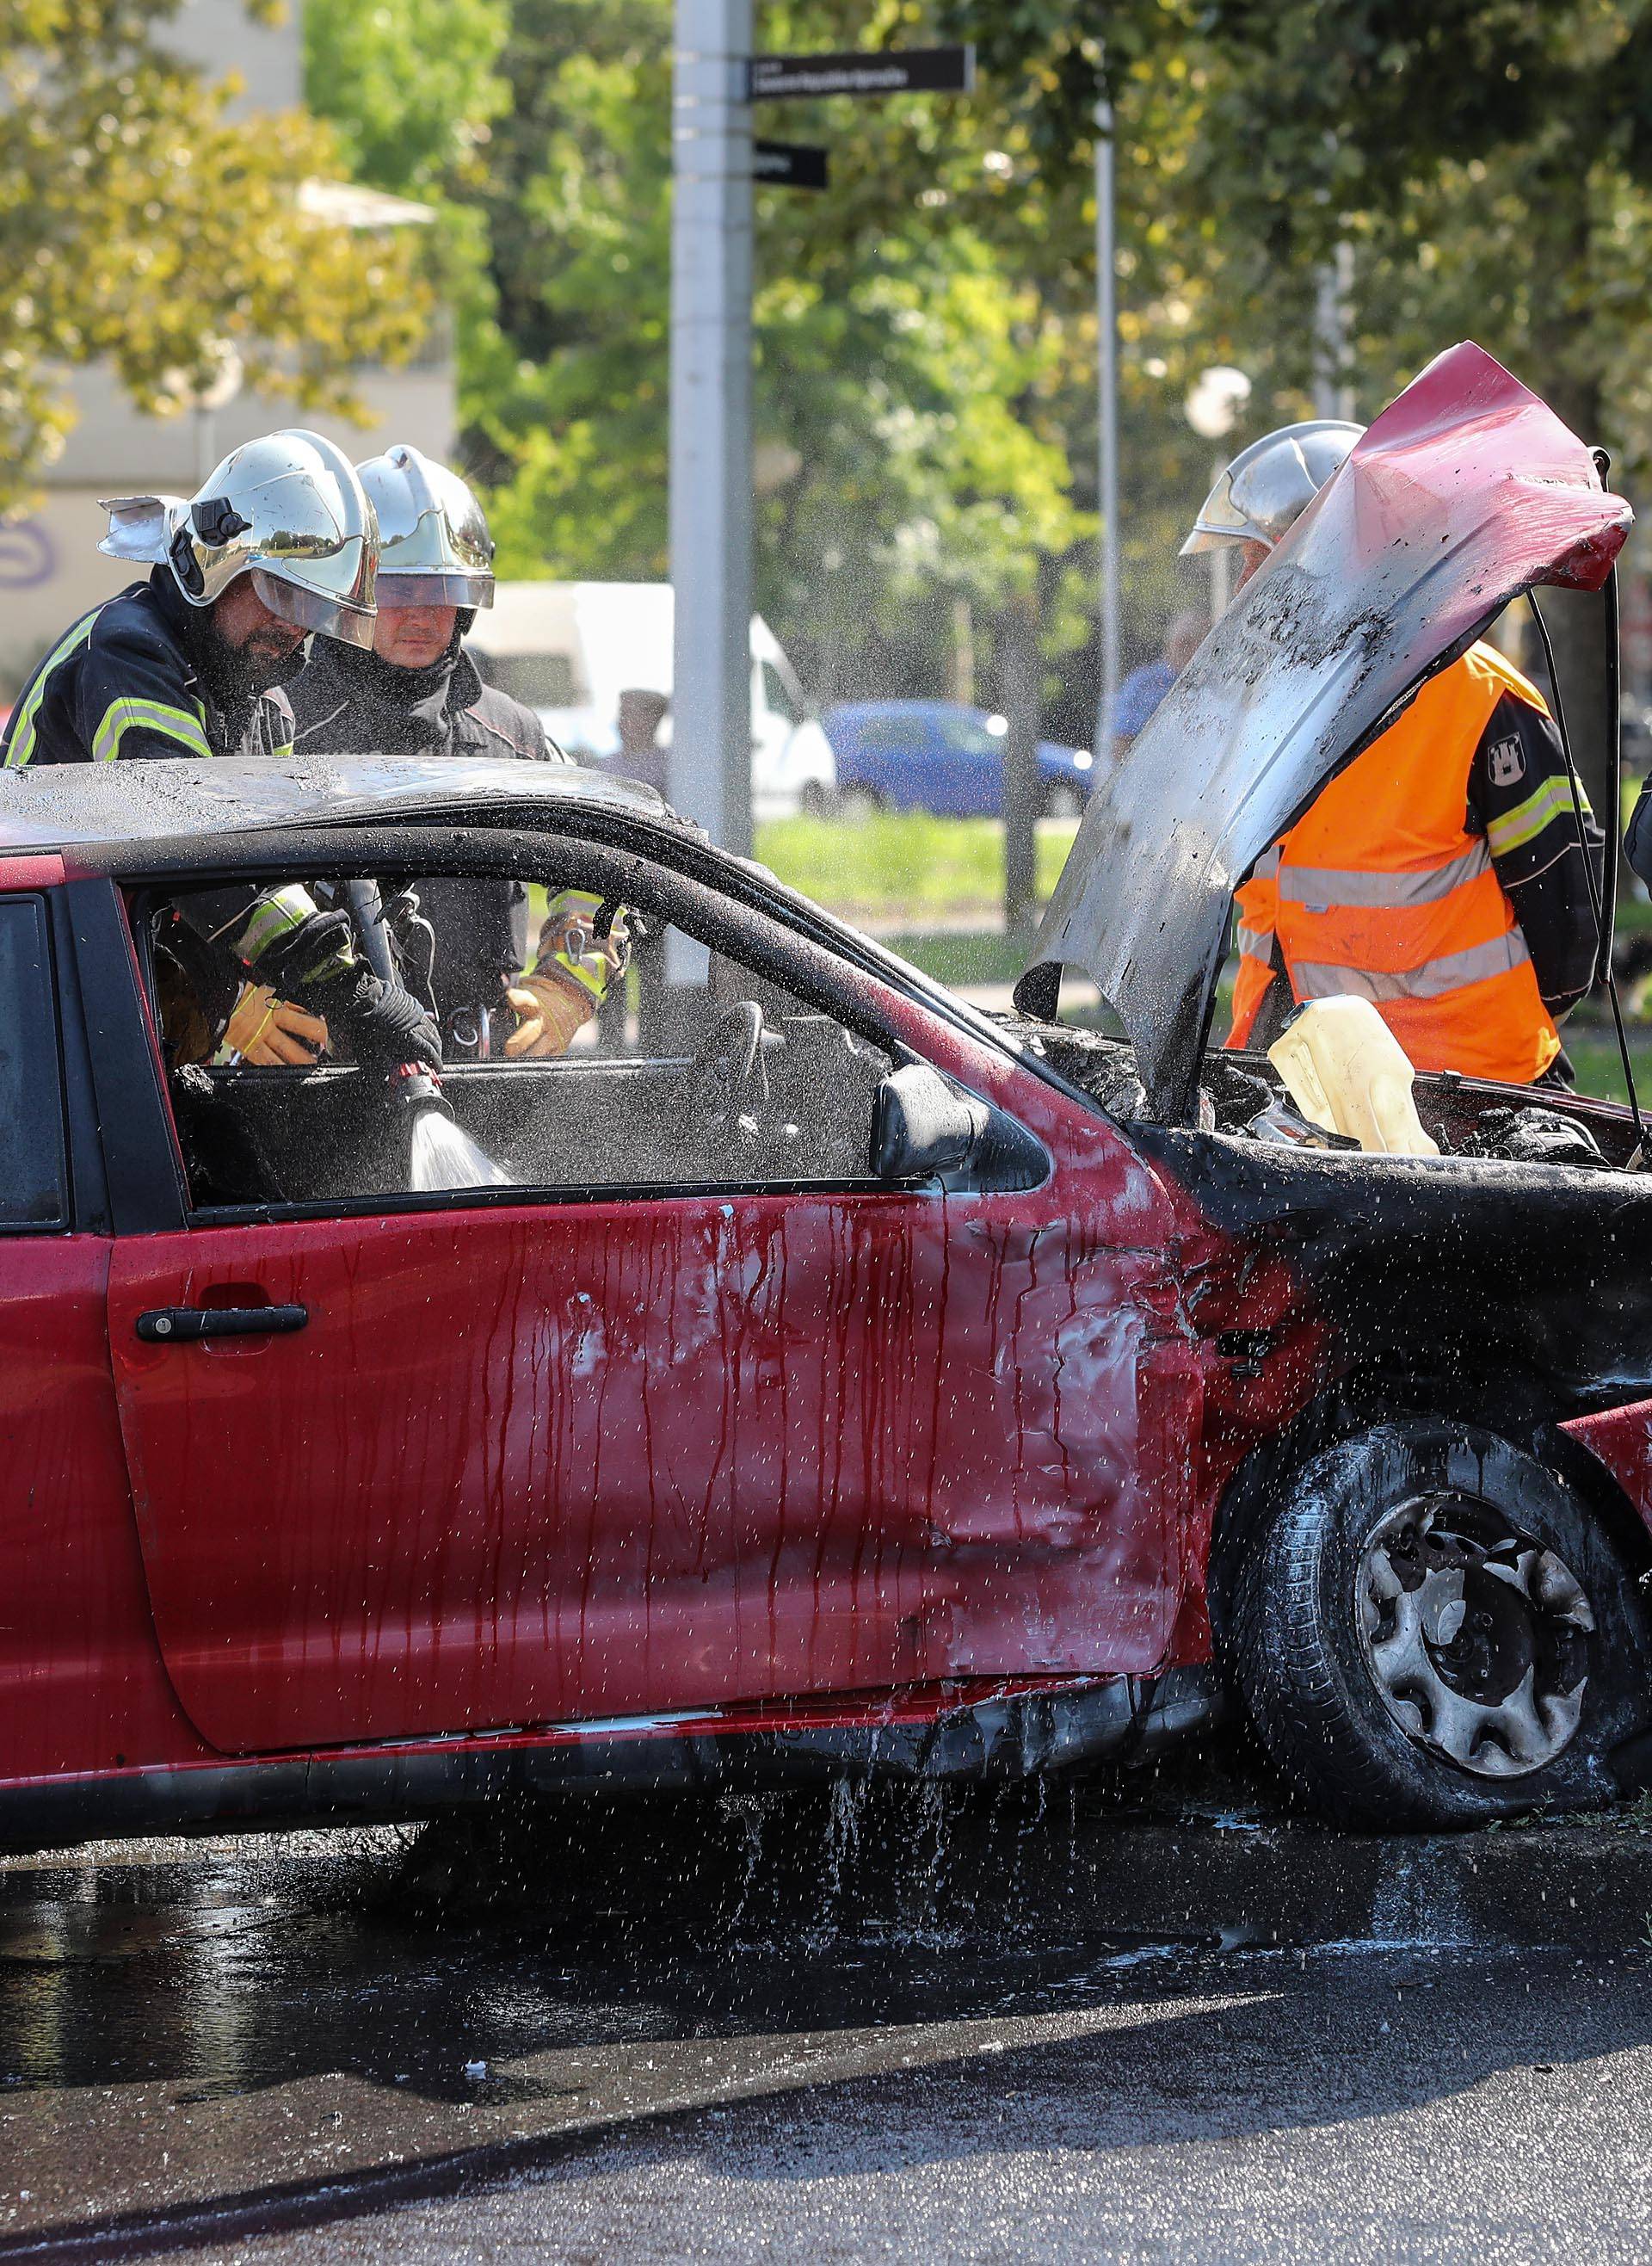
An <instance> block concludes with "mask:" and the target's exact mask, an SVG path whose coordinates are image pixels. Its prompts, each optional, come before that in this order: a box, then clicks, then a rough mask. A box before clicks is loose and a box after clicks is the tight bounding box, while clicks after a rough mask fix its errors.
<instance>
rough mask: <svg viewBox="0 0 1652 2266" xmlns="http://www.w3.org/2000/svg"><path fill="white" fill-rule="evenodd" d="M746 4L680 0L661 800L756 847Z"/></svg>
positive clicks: (737, 846) (733, 843)
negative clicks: (666, 789)
mask: <svg viewBox="0 0 1652 2266" xmlns="http://www.w3.org/2000/svg"><path fill="white" fill-rule="evenodd" d="M750 54H751V0H676V69H675V75H674V78H673V84H672V99H671V159H672V174H673V180H674V191H675V201H674V203H673V206H672V213H671V474H670V536H671V585H672V588H673V590H674V591H675V593H676V631H675V645H674V652H673V656H672V703H671V705H672V719H671V745H670V751H669V758H668V766H667V778H668V780H669V786H670V799H671V800H672V802H673V803H674V804H675V806H676V808H677V809H678V810H680V811H681V812H682V813H683V815H684V816H685V817H688V818H692V819H696V820H698V822H699V824H700V825H702V826H703V827H704V828H705V830H706V832H707V833H708V834H709V835H710V836H711V837H712V839H713V841H714V842H717V843H720V844H721V845H722V846H723V848H724V849H726V850H732V851H733V852H735V854H736V855H738V856H745V855H747V854H749V852H750V848H751V285H752V187H751V181H752V147H751V112H750V107H749V104H748V101H747V99H746V93H747V87H746V72H747V64H748V59H749V56H750Z"/></svg>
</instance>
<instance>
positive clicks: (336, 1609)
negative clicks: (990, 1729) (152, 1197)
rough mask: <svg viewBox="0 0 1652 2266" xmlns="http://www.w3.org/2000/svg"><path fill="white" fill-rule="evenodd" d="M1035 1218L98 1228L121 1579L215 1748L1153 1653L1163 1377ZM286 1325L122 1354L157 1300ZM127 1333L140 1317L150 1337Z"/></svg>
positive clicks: (731, 1208)
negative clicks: (162, 1232) (255, 1311)
mask: <svg viewBox="0 0 1652 2266" xmlns="http://www.w3.org/2000/svg"><path fill="white" fill-rule="evenodd" d="M1026 1201H1027V1200H1026V1198H1025V1197H1024V1196H1023V1197H1020V1198H1010V1197H998V1198H993V1197H981V1198H968V1199H958V1200H939V1199H936V1198H933V1197H925V1196H914V1195H901V1194H896V1193H893V1192H891V1193H889V1194H881V1193H870V1194H848V1193H846V1194H844V1195H821V1196H819V1197H807V1196H805V1197H800V1196H797V1195H764V1194H753V1195H742V1196H730V1197H727V1198H720V1199H713V1198H709V1197H706V1198H700V1197H684V1198H675V1199H673V1198H658V1197H647V1196H640V1197H638V1198H637V1199H635V1200H625V1201H620V1202H603V1203H580V1202H572V1203H554V1204H546V1205H545V1206H544V1207H542V1208H539V1207H534V1208H530V1207H523V1208H521V1209H516V1208H514V1207H513V1208H512V1209H510V1210H475V1211H462V1212H449V1213H444V1214H441V1215H436V1216H417V1215H415V1216H404V1217H381V1218H376V1219H352V1220H349V1221H312V1222H306V1223H303V1224H296V1223H289V1224H271V1225H263V1226H259V1227H253V1228H227V1227H226V1228H223V1229H210V1228H208V1229H195V1230H193V1231H189V1232H185V1233H182V1234H179V1235H167V1236H158V1237H152V1238H145V1239H134V1240H131V1241H127V1242H123V1243H121V1245H119V1246H117V1249H116V1254H115V1260H114V1266H113V1277H112V1281H111V1287H110V1336H111V1343H112V1345H113V1349H114V1352H115V1359H116V1364H117V1373H118V1377H119V1380H120V1385H121V1407H122V1414H123V1423H124V1427H125V1432H126V1439H127V1445H128V1458H129V1461H130V1465H131V1469H132V1474H133V1482H134V1489H135V1497H136V1501H137V1503H138V1509H139V1520H140V1529H141V1532H142V1535H143V1550H144V1558H145V1563H146V1566H147V1568H148V1575H149V1582H150V1595H151V1598H152V1602H153V1606H154V1612H155V1618H156V1622H157V1628H158V1630H159V1634H160V1639H161V1643H162V1647H163V1649H164V1656H165V1659H166V1663H167V1666H168V1670H169V1672H170V1673H171V1675H172V1679H173V1682H174V1684H175V1685H176V1687H177V1689H178V1692H179V1697H180V1698H181V1700H182V1701H183V1703H184V1706H185V1707H186V1710H187V1712H188V1714H190V1716H191V1718H192V1719H193V1721H194V1722H195V1724H196V1726H197V1728H198V1729H201V1731H202V1732H203V1733H204V1735H205V1736H207V1737H208V1738H209V1739H210V1740H211V1741H212V1742H213V1743H214V1744H215V1745H216V1746H218V1747H220V1748H223V1749H224V1750H226V1751H256V1750H268V1749H273V1748H282V1747H291V1746H308V1745H318V1744H326V1743H336V1742H342V1741H354V1740H360V1739H383V1738H391V1737H397V1736H408V1735H411V1734H415V1733H418V1732H421V1731H425V1732H428V1731H440V1730H449V1729H459V1728H464V1727H480V1726H486V1725H501V1724H512V1723H522V1722H534V1721H546V1720H553V1721H554V1720H560V1719H569V1718H590V1717H595V1716H608V1715H618V1714H654V1713H658V1712H660V1711H662V1710H669V1709H674V1708H683V1707H699V1706H704V1705H707V1704H714V1703H717V1702H723V1701H733V1700H743V1699H756V1698H763V1697H768V1696H776V1695H791V1694H800V1693H804V1692H815V1693H819V1692H866V1691H867V1690H874V1689H877V1688H881V1687H886V1686H888V1685H897V1684H903V1683H909V1682H913V1681H918V1680H924V1679H926V1678H932V1677H938V1676H945V1675H958V1674H972V1673H973V1674H986V1675H990V1674H998V1673H1002V1672H1017V1673H1019V1672H1028V1671H1035V1670H1075V1669H1078V1670H1081V1669H1099V1668H1107V1669H1114V1670H1127V1669H1129V1670H1145V1669H1149V1668H1151V1667H1152V1666H1153V1665H1155V1664H1156V1663H1158V1661H1159V1659H1160V1658H1161V1657H1162V1655H1163V1651H1164V1648H1165V1641H1166V1637H1167V1634H1168V1630H1169V1626H1170V1620H1171V1617H1172V1613H1173V1606H1174V1602H1175V1593H1176V1572H1177V1569H1176V1568H1175V1567H1174V1565H1173V1563H1172V1562H1171V1559H1170V1554H1169V1553H1168V1550H1167V1546H1166V1545H1167V1536H1168V1532H1169V1527H1170V1521H1169V1514H1168V1509H1167V1506H1168V1504H1169V1503H1170V1502H1171V1501H1172V1499H1173V1492H1174V1491H1173V1488H1172V1486H1171V1484H1170V1480H1171V1476H1172V1474H1171V1471H1170V1465H1171V1464H1172V1463H1173V1462H1174V1461H1175V1460H1176V1459H1177V1458H1179V1457H1180V1456H1181V1455H1182V1454H1184V1453H1185V1444H1186V1438H1187V1431H1188V1406H1187V1399H1188V1390H1189V1386H1190V1384H1191V1379H1190V1378H1189V1376H1188V1371H1187V1370H1186V1366H1185V1363H1183V1361H1182V1359H1181V1355H1180V1352H1179V1350H1178V1348H1177V1346H1176V1344H1175V1342H1174V1341H1170V1340H1167V1341H1159V1340H1158V1338H1157V1334H1156V1333H1155V1332H1154V1331H1153V1329H1152V1327H1151V1323H1150V1321H1149V1320H1148V1319H1147V1317H1146V1316H1145V1314H1144V1312H1142V1311H1140V1310H1139V1309H1138V1308H1137V1306H1136V1305H1133V1303H1132V1301H1131V1298H1130V1295H1129V1291H1130V1283H1129V1271H1130V1268H1131V1265H1132V1264H1133V1263H1135V1262H1131V1261H1125V1262H1123V1263H1122V1271H1121V1262H1119V1261H1115V1260H1113V1259H1111V1258H1110V1257H1109V1256H1108V1255H1107V1254H1106V1253H1104V1252H1102V1253H1098V1252H1096V1251H1095V1250H1093V1249H1092V1250H1091V1251H1090V1252H1089V1254H1088V1255H1087V1256H1085V1257H1083V1258H1082V1259H1079V1260H1078V1261H1077V1263H1075V1253H1076V1251H1077V1249H1078V1243H1079V1238H1078V1237H1077V1236H1074V1235H1073V1234H1072V1232H1071V1231H1070V1230H1069V1228H1068V1227H1067V1225H1066V1224H1065V1223H1064V1222H1061V1221H1059V1220H1056V1219H1050V1220H1046V1221H1044V1222H1042V1223H1041V1224H1036V1225H1034V1224H1029V1223H1027V1222H1026V1221H1025V1220H1024V1219H1017V1218H1013V1217H1011V1214H1012V1212H1013V1211H1014V1210H1016V1209H1018V1208H1019V1209H1020V1210H1025V1206H1026ZM266 1303H267V1305H270V1306H272V1307H276V1308H280V1307H289V1308H293V1309H303V1312H304V1315H305V1317H306V1319H305V1321H304V1324H303V1327H302V1328H298V1329H296V1330H294V1331H292V1332H291V1333H290V1334H285V1333H283V1334H269V1335H247V1336H245V1337H242V1336H237V1337H230V1338H223V1339H219V1338H212V1339H208V1340H206V1341H201V1342H181V1341H176V1340H173V1341H167V1340H164V1339H157V1338H155V1337H153V1336H150V1337H149V1338H147V1339H146V1338H144V1337H143V1336H140V1334H139V1332H138V1325H139V1321H140V1318H141V1317H142V1316H143V1315H145V1314H153V1313H156V1312H160V1311H162V1310H164V1309H168V1308H191V1307H197V1308H198V1307H211V1306H215V1305H230V1306H233V1307H236V1308H240V1309H245V1308H247V1307H250V1306H256V1305H263V1304H266ZM151 1327H152V1325H151Z"/></svg>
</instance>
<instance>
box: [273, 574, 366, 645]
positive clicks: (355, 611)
mask: <svg viewBox="0 0 1652 2266" xmlns="http://www.w3.org/2000/svg"><path fill="white" fill-rule="evenodd" d="M252 588H254V589H255V590H256V591H257V592H258V595H259V597H260V598H261V599H262V600H263V601H264V603H265V604H266V605H267V607H268V608H269V610H270V611H271V613H273V614H274V615H277V616H278V617H279V618H280V619H281V620H282V621H284V622H291V623H292V624H294V625H295V626H296V628H298V629H301V630H311V631H313V632H314V633H315V635H316V636H318V637H325V638H336V639H337V640H339V642H340V644H341V645H354V646H359V647H361V648H362V651H363V652H364V653H365V652H367V651H369V649H370V648H371V646H372V643H373V609H372V607H371V606H362V605H359V604H357V603H355V601H354V600H353V599H350V598H340V597H335V596H333V593H332V592H331V591H330V590H317V589H313V588H311V586H310V585H309V584H308V583H305V582H293V581H288V579H287V578H286V576H285V575H280V574H271V573H270V572H269V570H268V568H267V567H264V566H254V567H253V569H252Z"/></svg>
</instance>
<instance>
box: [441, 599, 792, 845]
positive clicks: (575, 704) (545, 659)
mask: <svg viewBox="0 0 1652 2266" xmlns="http://www.w3.org/2000/svg"><path fill="white" fill-rule="evenodd" d="M674 625H675V609H674V607H673V603H672V596H671V585H670V584H669V582H501V583H499V584H498V585H497V586H496V587H495V590H494V595H493V608H492V610H491V611H489V612H487V613H484V614H479V615H478V616H477V618H476V624H475V626H474V628H473V629H472V630H471V634H470V639H469V644H470V647H471V651H472V652H473V653H474V654H476V657H477V662H478V665H479V668H480V669H481V672H482V674H483V676H485V677H486V679H487V682H488V683H490V684H494V685H497V686H498V688H499V690H500V691H501V692H508V694H509V695H510V696H511V698H513V699H515V700H522V701H525V702H526V704H527V705H528V706H529V707H530V708H532V709H533V710H535V711H536V713H537V715H538V717H539V720H540V721H541V722H542V723H543V724H544V726H545V729H546V731H547V732H548V733H549V734H550V735H551V737H552V739H553V740H554V741H555V742H557V744H558V746H559V747H561V748H566V749H567V752H568V754H569V755H571V756H573V757H575V758H576V759H577V760H578V761H579V762H581V763H585V764H613V763H614V761H615V758H616V757H618V752H619V729H618V720H619V696H620V694H621V693H622V692H626V691H638V692H658V693H660V694H662V696H663V697H664V698H666V699H667V700H669V698H670V697H671V666H672V649H671V640H672V632H673V628H674ZM660 736H661V739H662V742H666V741H669V739H670V736H671V720H670V717H669V714H668V715H667V717H666V720H665V724H664V726H663V727H662V732H661V735H660ZM832 786H833V773H832V755H831V748H830V744H829V742H828V741H827V737H826V735H825V733H824V732H822V729H821V727H820V725H819V723H818V722H817V721H816V720H815V718H814V717H813V716H812V715H810V714H809V713H808V701H807V700H806V699H805V698H804V695H803V688H802V686H801V684H800V683H799V682H798V678H797V673H796V671H795V670H794V669H793V667H792V664H791V662H789V661H788V660H787V659H786V654H785V652H784V651H783V650H782V648H781V646H780V643H779V640H778V639H777V638H776V636H775V634H774V632H773V631H772V630H771V628H770V627H769V625H768V624H767V623H766V622H765V621H764V618H763V617H762V615H761V614H754V615H753V616H752V618H751V809H752V815H753V817H754V818H759V819H764V818H790V817H792V816H793V815H795V814H796V813H797V812H798V811H800V810H816V809H823V808H825V806H826V804H827V803H828V801H829V800H830V797H831V792H832Z"/></svg>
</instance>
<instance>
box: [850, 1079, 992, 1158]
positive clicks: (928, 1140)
mask: <svg viewBox="0 0 1652 2266" xmlns="http://www.w3.org/2000/svg"><path fill="white" fill-rule="evenodd" d="M991 1117H992V1112H991V1111H990V1109H989V1108H988V1107H987V1105H986V1103H985V1102H984V1101H976V1100H975V1099H974V1098H973V1097H972V1096H971V1095H969V1094H967V1093H957V1092H955V1091H954V1088H953V1087H952V1086H950V1085H947V1081H946V1079H945V1078H943V1077H942V1076H941V1074H940V1072H939V1071H936V1070H932V1069H931V1068H930V1066H929V1064H927V1063H908V1064H906V1065H905V1067H904V1068H903V1069H901V1070H897V1071H891V1072H890V1074H889V1076H888V1078H884V1079H883V1080H881V1083H880V1085H879V1086H878V1093H877V1100H876V1103H875V1106H874V1109H873V1114H872V1169H873V1171H874V1173H876V1174H877V1176H878V1178H879V1179H880V1180H881V1181H928V1180H933V1179H934V1178H935V1177H936V1176H937V1175H938V1174H939V1173H956V1172H961V1170H962V1169H963V1168H964V1167H965V1166H968V1165H969V1164H970V1163H971V1162H972V1161H973V1159H974V1158H975V1155H976V1151H977V1149H978V1148H979V1147H980V1145H981V1143H982V1141H983V1137H984V1136H985V1134H986V1130H987V1127H988V1125H989V1124H990V1122H991Z"/></svg>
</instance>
